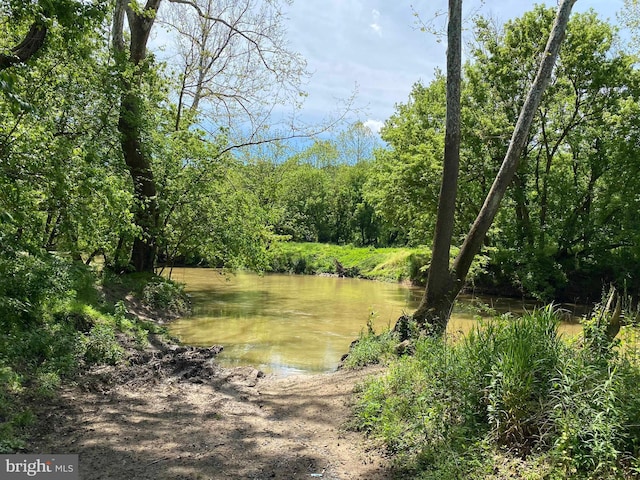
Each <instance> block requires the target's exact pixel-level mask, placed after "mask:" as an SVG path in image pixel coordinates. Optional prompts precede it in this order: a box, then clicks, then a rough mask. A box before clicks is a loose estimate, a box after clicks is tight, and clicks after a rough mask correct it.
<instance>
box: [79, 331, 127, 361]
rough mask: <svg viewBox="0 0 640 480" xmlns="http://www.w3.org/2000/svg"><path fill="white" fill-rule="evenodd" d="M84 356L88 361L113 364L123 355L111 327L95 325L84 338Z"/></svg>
mask: <svg viewBox="0 0 640 480" xmlns="http://www.w3.org/2000/svg"><path fill="white" fill-rule="evenodd" d="M84 342H85V353H84V358H85V360H86V361H87V362H89V363H107V364H110V365H115V364H116V363H118V361H119V360H120V359H121V358H122V356H123V355H124V351H123V349H122V347H121V346H120V344H119V343H118V340H117V339H116V336H115V333H114V330H113V327H110V326H108V325H96V326H94V327H93V328H92V329H91V331H90V332H89V334H88V335H87V336H86V337H85V339H84Z"/></svg>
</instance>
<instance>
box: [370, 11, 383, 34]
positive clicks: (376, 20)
mask: <svg viewBox="0 0 640 480" xmlns="http://www.w3.org/2000/svg"><path fill="white" fill-rule="evenodd" d="M371 17H372V19H373V23H371V24H370V25H369V27H371V30H373V31H374V32H375V33H376V34H377V35H378V36H380V37H381V36H382V27H381V26H380V12H379V11H378V10H376V9H375V8H374V9H373V10H371Z"/></svg>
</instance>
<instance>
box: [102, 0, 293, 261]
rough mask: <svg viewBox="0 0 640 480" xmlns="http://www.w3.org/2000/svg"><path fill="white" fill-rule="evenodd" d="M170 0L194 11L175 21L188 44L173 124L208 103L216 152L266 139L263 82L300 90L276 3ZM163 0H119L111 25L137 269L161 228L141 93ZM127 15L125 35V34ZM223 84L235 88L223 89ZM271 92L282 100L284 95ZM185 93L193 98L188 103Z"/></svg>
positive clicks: (149, 73) (150, 254) (184, 126)
mask: <svg viewBox="0 0 640 480" xmlns="http://www.w3.org/2000/svg"><path fill="white" fill-rule="evenodd" d="M168 1H169V2H170V3H173V4H175V5H177V6H179V7H180V8H189V12H191V14H192V15H194V20H193V21H191V22H189V23H182V24H180V28H182V27H184V28H183V29H182V30H183V32H181V33H185V35H186V36H187V37H188V39H189V40H188V41H187V43H186V45H187V46H188V48H187V50H183V51H182V53H183V60H184V62H183V70H182V71H183V74H182V78H181V80H182V82H181V86H180V88H179V90H178V105H177V106H176V108H175V112H176V115H175V118H174V125H175V131H184V130H188V129H189V128H191V126H192V125H194V123H195V122H196V121H197V118H198V116H199V115H201V114H202V111H203V110H204V108H203V107H205V106H206V107H207V109H208V111H209V112H212V114H213V115H212V118H210V119H208V124H209V126H211V125H213V127H214V128H213V132H212V137H214V138H215V137H217V136H219V135H221V134H222V136H223V137H226V139H227V142H228V143H226V144H225V145H224V146H223V147H221V148H220V149H219V151H218V154H219V155H222V154H224V153H226V152H228V151H229V150H231V149H233V148H237V147H239V146H240V145H243V144H247V143H252V142H259V141H265V140H264V139H256V137H257V135H258V133H259V132H260V131H261V130H262V129H263V127H264V125H265V123H264V122H265V118H266V116H265V109H264V108H263V109H258V108H257V105H258V103H262V105H263V106H264V105H268V106H269V107H270V108H273V105H274V102H273V101H271V100H272V98H270V97H269V96H268V94H266V93H264V91H262V90H261V85H262V86H265V87H267V86H268V87H269V88H268V89H267V90H266V91H267V92H269V91H274V90H276V91H279V92H284V91H287V92H291V90H292V89H293V90H295V91H296V93H299V91H298V90H297V86H298V84H297V82H296V76H298V75H301V74H302V73H303V72H302V67H301V64H302V61H301V59H300V58H299V57H298V56H297V55H296V54H293V53H291V52H289V51H288V50H287V49H286V42H285V39H284V36H283V34H282V29H281V27H280V24H279V22H280V21H281V14H280V9H279V4H278V2H261V1H258V0H243V1H242V2H235V1H231V0H217V1H213V0H168ZM162 3H163V2H162V0H148V1H147V2H146V4H144V5H141V4H140V3H139V2H138V1H137V0H136V1H133V2H129V1H128V0H117V2H116V8H115V13H114V22H113V29H112V44H113V48H114V51H115V52H116V58H117V60H118V63H119V65H120V72H121V83H122V95H121V101H120V117H119V121H118V129H119V132H120V138H121V149H122V153H123V157H124V160H125V163H126V165H127V167H128V169H129V172H130V175H131V179H132V182H133V188H134V198H135V202H136V204H135V209H134V223H135V224H136V226H137V227H138V228H139V233H138V235H137V236H136V238H135V239H134V243H133V248H132V254H131V262H132V266H133V268H134V269H135V270H136V271H152V270H153V268H154V264H155V259H156V255H157V250H158V246H159V245H158V241H159V235H160V233H161V232H160V227H161V225H160V212H159V207H158V189H157V181H156V178H155V175H154V168H153V163H154V157H153V151H152V149H151V146H150V145H149V143H148V141H147V138H148V130H147V129H149V128H152V127H151V126H146V125H145V108H146V107H147V106H146V105H145V97H144V95H143V93H144V92H145V89H148V88H149V87H152V85H153V82H152V79H153V78H154V71H153V68H151V67H152V63H153V62H152V60H153V59H152V58H150V57H148V56H147V43H148V40H149V37H150V34H151V30H152V28H153V27H154V25H155V23H156V20H157V18H158V9H159V8H160V6H161V4H162ZM125 17H126V19H127V20H128V26H129V36H128V37H125V35H124V33H125V29H124V20H125ZM234 69H239V70H235V71H234ZM233 75H235V76H236V77H237V79H238V82H236V83H233V84H231V83H230V82H229V81H228V79H229V78H230V77H232V76H233ZM221 78H225V80H224V81H222V80H221ZM218 80H220V82H219V83H217V81H218ZM217 87H219V88H217ZM227 87H230V88H232V89H233V91H232V92H230V91H229V90H226V88H227ZM275 98H277V99H278V101H280V100H281V99H282V96H278V97H275ZM187 99H190V100H191V103H190V106H189V107H188V108H187V107H186V100H187ZM165 101H166V99H165ZM185 108H187V110H188V111H189V114H190V115H189V119H188V121H184V117H185V115H184V112H185ZM266 110H267V111H269V108H266ZM231 112H233V115H232V114H231ZM237 112H242V113H243V114H244V117H243V118H244V121H240V120H238V117H237V116H236V114H237ZM232 127H233V128H234V129H235V131H236V132H237V131H242V130H243V129H244V130H248V132H245V133H244V135H243V136H242V137H243V139H238V137H236V138H233V139H230V138H229V133H230V132H231V130H232ZM145 128H146V129H145Z"/></svg>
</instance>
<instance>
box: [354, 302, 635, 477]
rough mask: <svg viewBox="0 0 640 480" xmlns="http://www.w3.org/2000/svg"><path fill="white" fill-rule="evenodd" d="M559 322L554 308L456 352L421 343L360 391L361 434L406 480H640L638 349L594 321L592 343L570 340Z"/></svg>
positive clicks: (470, 339)
mask: <svg viewBox="0 0 640 480" xmlns="http://www.w3.org/2000/svg"><path fill="white" fill-rule="evenodd" d="M558 323H559V320H558V318H557V316H556V314H555V312H554V310H553V308H552V307H547V308H545V309H541V310H537V311H535V312H533V313H531V314H528V315H525V316H523V317H522V318H516V319H514V318H510V317H498V318H494V319H492V320H488V321H482V322H480V323H479V325H478V326H477V327H476V328H475V329H474V330H473V331H472V332H471V333H469V334H468V335H467V336H465V337H464V338H463V339H460V340H458V341H456V342H446V341H443V340H441V339H435V338H430V337H426V338H421V339H419V340H417V341H415V345H414V351H413V355H410V356H409V355H405V356H402V357H399V358H396V359H395V360H393V361H392V362H391V364H390V366H389V369H388V372H387V373H386V374H385V375H383V376H381V377H379V378H373V379H370V380H368V381H366V383H365V384H363V385H362V386H361V387H360V391H359V393H358V401H357V405H356V409H355V410H356V420H355V424H356V428H357V429H359V430H361V431H364V432H366V433H368V434H369V435H370V436H371V437H372V438H375V439H378V441H380V442H381V443H382V444H383V445H384V446H385V447H386V448H387V449H388V450H389V451H390V452H391V453H392V454H393V455H394V457H395V459H396V466H397V470H398V475H399V476H400V477H401V478H412V479H413V478H417V479H445V480H446V479H466V478H486V479H502V478H504V479H506V478H527V479H543V478H544V479H561V478H575V479H614V478H616V479H617V478H638V474H639V473H640V462H639V461H638V458H639V457H638V453H639V448H640V391H638V389H637V385H638V384H639V382H640V361H639V357H638V356H637V351H636V350H635V349H633V348H628V347H627V348H620V346H619V341H615V342H610V340H607V337H606V332H604V333H603V332H600V334H598V332H595V331H594V330H597V329H598V328H605V329H606V326H602V325H600V324H596V323H595V322H593V321H590V320H585V331H587V332H589V333H588V335H587V336H586V337H585V338H583V339H579V340H571V341H568V340H564V339H563V338H561V336H560V335H559V333H558ZM372 338H373V337H372ZM623 338H625V335H623ZM593 339H595V340H593ZM370 340H371V339H370ZM381 340H382V339H381ZM594 342H596V343H597V344H594ZM383 343H384V340H383ZM367 349H368V350H371V351H372V350H375V348H374V347H372V346H368V347H367Z"/></svg>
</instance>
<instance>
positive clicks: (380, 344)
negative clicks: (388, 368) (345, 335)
mask: <svg viewBox="0 0 640 480" xmlns="http://www.w3.org/2000/svg"><path fill="white" fill-rule="evenodd" d="M397 344H398V337H397V335H396V334H395V333H394V332H393V331H391V330H390V329H387V330H384V331H383V332H382V333H380V334H376V332H375V329H374V327H373V314H372V315H371V316H370V318H369V321H367V329H366V330H363V331H362V332H360V336H359V337H358V339H357V340H356V341H355V342H354V343H353V345H352V346H351V348H350V349H349V355H348V356H347V358H346V359H345V361H344V363H343V367H344V368H346V369H356V368H361V367H365V366H367V365H375V364H380V363H381V364H386V363H388V362H389V361H391V360H392V359H393V358H395V351H396V346H397Z"/></svg>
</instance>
